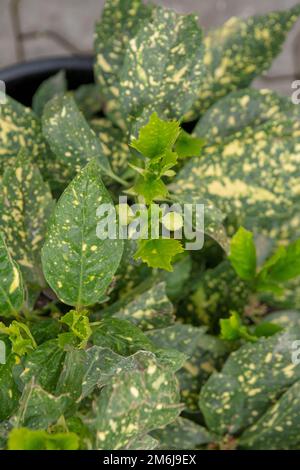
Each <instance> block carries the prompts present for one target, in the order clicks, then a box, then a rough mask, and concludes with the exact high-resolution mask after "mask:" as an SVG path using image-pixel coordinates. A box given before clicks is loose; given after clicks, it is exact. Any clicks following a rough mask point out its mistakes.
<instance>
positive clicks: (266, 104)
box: [194, 88, 300, 143]
mask: <svg viewBox="0 0 300 470" xmlns="http://www.w3.org/2000/svg"><path fill="white" fill-rule="evenodd" d="M299 117H300V107H299V106H298V105H295V104H293V103H292V101H291V99H290V97H287V96H280V95H278V94H277V93H275V92H274V91H271V90H266V89H264V90H255V89H251V88H246V89H243V90H238V91H233V92H232V93H230V94H229V95H227V96H225V97H224V98H222V99H220V100H219V101H217V102H216V103H215V104H214V105H213V106H212V107H211V108H210V109H209V110H208V111H207V112H206V113H205V114H204V116H203V117H202V118H201V119H200V120H199V121H198V123H197V125H196V127H195V129H194V134H195V135H197V136H198V137H201V138H205V139H206V141H208V142H211V143H216V142H221V141H222V140H224V138H226V137H228V136H230V135H232V134H234V133H235V132H238V131H241V130H242V129H244V128H245V127H247V126H251V127H252V128H255V127H259V126H260V125H261V124H264V123H265V122H267V121H274V120H282V119H287V118H290V119H293V118H295V119H299Z"/></svg>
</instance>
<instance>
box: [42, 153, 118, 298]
mask: <svg viewBox="0 0 300 470" xmlns="http://www.w3.org/2000/svg"><path fill="white" fill-rule="evenodd" d="M100 203H101V204H109V205H111V204H112V201H111V198H110V196H109V194H108V192H107V190H106V189H105V187H104V185H103V183H102V180H101V170H100V167H99V166H98V163H96V161H92V162H90V163H89V164H88V165H87V166H86V168H85V169H84V170H83V171H82V172H81V173H79V175H77V176H76V178H75V179H74V180H73V181H72V182H71V184H70V185H69V186H68V187H67V189H66V190H65V192H64V193H63V195H62V196H61V198H60V199H59V201H58V203H57V206H56V208H55V211H54V214H53V217H52V220H51V223H50V226H49V229H48V234H47V239H46V243H45V245H44V247H43V250H42V262H43V270H44V274H45V277H46V279H47V281H48V283H49V284H50V286H51V287H52V289H53V290H54V291H55V292H56V294H57V296H58V297H59V298H60V299H61V300H62V301H63V302H65V303H67V304H69V305H76V306H77V307H80V306H87V305H92V304H95V303H96V302H98V301H99V300H100V299H101V297H102V296H103V294H104V293H105V291H106V289H107V288H108V286H109V284H110V283H111V281H112V279H113V275H114V273H115V271H116V270H117V267H118V265H119V263H120V260H121V256H122V252H123V242H122V240H110V239H104V240H100V239H99V238H98V236H97V234H96V228H97V217H96V211H97V209H98V207H99V205H100Z"/></svg>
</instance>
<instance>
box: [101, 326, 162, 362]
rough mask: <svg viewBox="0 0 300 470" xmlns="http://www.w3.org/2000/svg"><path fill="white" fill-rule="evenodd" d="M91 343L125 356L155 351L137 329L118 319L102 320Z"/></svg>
mask: <svg viewBox="0 0 300 470" xmlns="http://www.w3.org/2000/svg"><path fill="white" fill-rule="evenodd" d="M92 341H93V343H94V344H95V345H97V346H101V347H102V348H110V349H112V350H113V351H114V352H116V353H118V354H121V355H127V356H128V355H130V354H134V353H135V352H137V351H139V350H146V351H153V352H154V351H155V347H154V345H153V344H152V342H151V341H150V340H149V339H148V338H147V336H146V335H145V334H144V333H143V332H142V331H141V330H140V329H139V328H137V327H136V326H135V325H133V324H132V323H130V322H128V321H126V320H120V319H119V318H107V319H104V320H102V321H101V322H100V324H99V325H98V326H97V328H96V329H95V330H94V332H93V337H92Z"/></svg>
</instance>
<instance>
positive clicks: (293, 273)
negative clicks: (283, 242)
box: [261, 240, 300, 283]
mask: <svg viewBox="0 0 300 470" xmlns="http://www.w3.org/2000/svg"><path fill="white" fill-rule="evenodd" d="M299 275H300V240H296V241H295V242H293V243H290V245H288V246H287V247H284V246H280V247H279V248H278V249H277V251H276V252H275V253H274V255H273V256H272V257H271V258H270V259H269V260H267V262H266V264H265V265H264V266H263V268H262V272H261V276H262V279H263V280H267V281H271V282H278V283H281V282H286V281H289V280H291V279H293V278H295V277H298V276H299Z"/></svg>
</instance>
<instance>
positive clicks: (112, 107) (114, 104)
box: [94, 0, 151, 127]
mask: <svg viewBox="0 0 300 470" xmlns="http://www.w3.org/2000/svg"><path fill="white" fill-rule="evenodd" d="M150 14H151V7H150V6H149V5H143V2H142V0H107V1H106V2H105V5H104V8H103V12H102V17H101V20H100V21H99V22H98V23H97V25H96V30H95V42H94V48H95V54H96V62H95V68H94V70H95V78H96V81H97V82H98V83H99V85H100V89H101V95H102V96H103V97H104V100H105V111H106V113H107V114H108V115H109V116H110V117H111V118H112V120H113V121H114V122H115V123H116V124H119V125H120V126H121V127H126V124H125V122H124V116H123V115H122V113H121V111H120V107H119V102H118V100H119V96H120V77H119V75H120V72H121V69H122V66H123V62H124V55H125V51H126V47H127V45H128V42H129V41H130V39H131V38H133V37H134V36H135V34H136V33H137V31H138V29H139V27H140V25H141V23H142V22H143V21H144V20H145V19H147V18H148V17H149V16H150Z"/></svg>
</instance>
